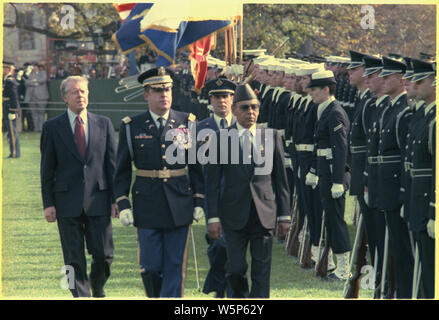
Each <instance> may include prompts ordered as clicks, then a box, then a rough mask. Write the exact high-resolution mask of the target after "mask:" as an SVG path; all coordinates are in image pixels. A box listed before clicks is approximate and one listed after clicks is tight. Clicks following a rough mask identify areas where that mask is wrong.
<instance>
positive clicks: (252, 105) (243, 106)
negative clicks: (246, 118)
mask: <svg viewBox="0 0 439 320" xmlns="http://www.w3.org/2000/svg"><path fill="white" fill-rule="evenodd" d="M249 108H251V109H252V110H253V111H256V110H259V105H258V104H242V105H240V106H239V109H241V110H242V111H248V109H249Z"/></svg>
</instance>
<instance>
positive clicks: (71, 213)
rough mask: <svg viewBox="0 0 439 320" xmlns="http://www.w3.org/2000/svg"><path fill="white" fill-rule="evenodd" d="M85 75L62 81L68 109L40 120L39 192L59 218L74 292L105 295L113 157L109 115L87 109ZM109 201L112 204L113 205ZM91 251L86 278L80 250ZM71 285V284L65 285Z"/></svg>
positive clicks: (49, 213)
mask: <svg viewBox="0 0 439 320" xmlns="http://www.w3.org/2000/svg"><path fill="white" fill-rule="evenodd" d="M88 92H89V91H88V80H87V79H86V78H83V77H79V76H72V77H69V78H67V79H65V80H64V81H63V82H62V83H61V95H62V97H63V99H64V101H65V103H66V104H67V111H66V112H65V113H63V114H62V115H60V116H58V117H55V118H53V119H50V120H48V121H46V122H45V123H44V126H43V131H42V134H41V191H42V197H43V205H44V215H45V218H46V220H47V221H48V222H55V221H57V222H58V229H59V233H60V238H61V245H62V250H63V255H64V262H65V264H66V266H71V267H73V269H74V271H75V273H74V280H75V286H74V288H72V289H71V292H72V294H73V296H74V297H89V296H90V287H91V290H92V296H93V297H104V296H105V294H104V290H103V287H104V284H105V282H106V281H107V279H108V277H109V276H110V266H111V263H112V261H113V239H112V228H111V216H113V217H116V216H117V214H118V213H117V210H116V206H115V198H114V193H113V178H114V176H113V175H114V168H115V160H116V142H115V137H114V128H113V125H112V124H111V121H110V119H108V118H106V117H103V116H99V115H95V114H92V113H90V112H87V105H88ZM112 203H113V205H112ZM84 237H85V240H86V244H87V250H88V252H89V253H90V254H91V255H92V257H93V260H92V262H91V272H90V281H89V279H88V277H87V263H86V258H85V253H84ZM69 285H71V284H69Z"/></svg>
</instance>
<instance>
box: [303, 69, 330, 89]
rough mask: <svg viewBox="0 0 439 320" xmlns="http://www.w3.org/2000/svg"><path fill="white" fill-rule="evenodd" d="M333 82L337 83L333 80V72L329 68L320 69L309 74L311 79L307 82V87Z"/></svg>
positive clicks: (326, 84) (328, 84) (323, 85)
mask: <svg viewBox="0 0 439 320" xmlns="http://www.w3.org/2000/svg"><path fill="white" fill-rule="evenodd" d="M333 84H337V81H335V77H334V73H333V72H332V71H329V70H325V71H320V72H316V73H313V74H312V75H311V81H310V82H309V83H308V85H307V88H313V87H325V86H330V85H333Z"/></svg>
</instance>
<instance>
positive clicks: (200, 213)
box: [194, 207, 204, 222]
mask: <svg viewBox="0 0 439 320" xmlns="http://www.w3.org/2000/svg"><path fill="white" fill-rule="evenodd" d="M203 217H204V209H203V208H202V207H195V208H194V220H195V221H197V222H198V220H200V219H202V218H203Z"/></svg>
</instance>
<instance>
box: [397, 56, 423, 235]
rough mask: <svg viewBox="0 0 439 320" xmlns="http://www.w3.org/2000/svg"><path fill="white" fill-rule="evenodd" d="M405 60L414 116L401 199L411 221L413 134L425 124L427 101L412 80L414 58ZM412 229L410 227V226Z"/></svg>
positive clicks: (403, 152)
mask: <svg viewBox="0 0 439 320" xmlns="http://www.w3.org/2000/svg"><path fill="white" fill-rule="evenodd" d="M403 59H404V62H405V64H406V66H407V69H406V72H405V74H404V76H403V79H405V80H406V81H405V88H406V91H407V99H408V100H409V103H410V102H411V105H410V109H412V110H413V116H412V117H411V120H410V122H409V124H408V130H407V136H406V138H405V140H406V144H405V148H404V149H403V150H401V156H402V157H403V158H402V159H403V161H404V167H403V171H402V174H401V192H400V201H401V203H402V204H403V207H402V209H401V217H402V218H403V219H404V220H405V221H406V223H409V216H410V207H411V206H410V193H411V177H410V174H411V167H412V164H411V160H410V158H411V156H410V155H411V152H412V151H411V147H412V145H413V134H414V133H415V132H416V131H417V130H418V129H417V127H418V126H423V125H424V109H425V106H426V105H425V101H424V100H422V99H419V98H418V94H417V92H416V88H415V82H412V81H411V79H412V78H413V64H412V59H411V58H409V57H404V58H403ZM409 229H410V228H409Z"/></svg>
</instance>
